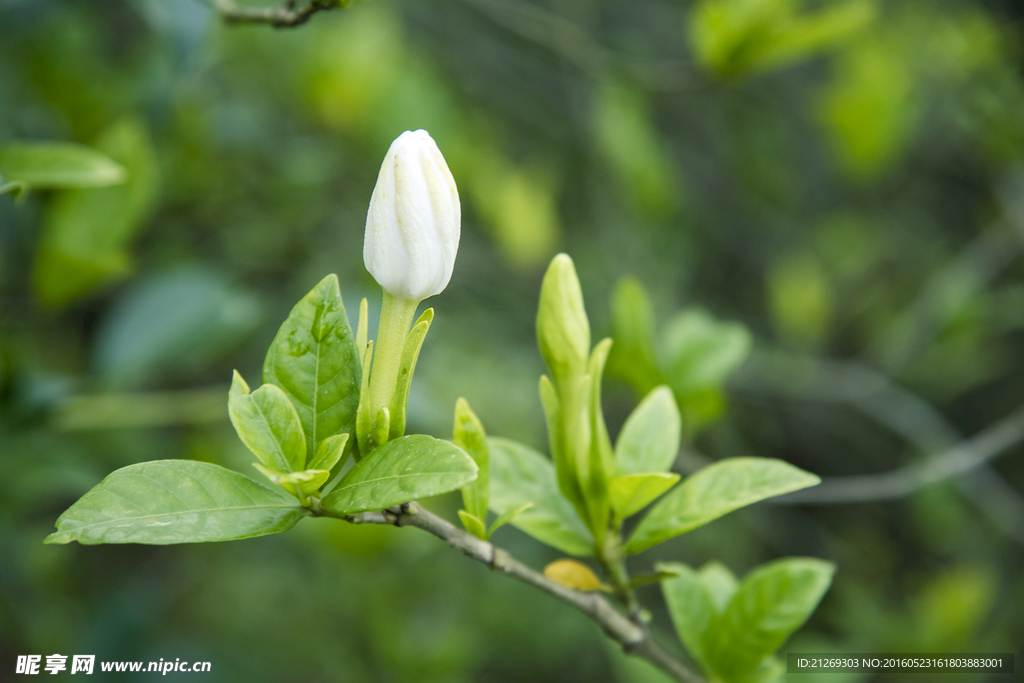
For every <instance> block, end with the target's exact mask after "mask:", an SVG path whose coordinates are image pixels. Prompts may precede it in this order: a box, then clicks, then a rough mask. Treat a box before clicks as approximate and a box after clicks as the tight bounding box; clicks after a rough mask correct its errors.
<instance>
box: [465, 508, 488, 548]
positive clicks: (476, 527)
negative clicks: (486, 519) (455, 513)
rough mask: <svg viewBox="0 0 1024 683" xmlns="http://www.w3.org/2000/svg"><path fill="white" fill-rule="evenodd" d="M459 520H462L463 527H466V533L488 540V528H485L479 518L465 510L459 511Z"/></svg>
mask: <svg viewBox="0 0 1024 683" xmlns="http://www.w3.org/2000/svg"><path fill="white" fill-rule="evenodd" d="M459 519H461V520H462V526H463V527H465V529H466V531H468V532H469V533H471V534H473V535H474V536H476V537H477V538H479V539H481V540H484V541H486V540H487V527H485V526H484V523H483V522H482V521H481V520H480V518H479V517H477V516H476V515H474V514H470V513H468V512H466V511H465V510H459Z"/></svg>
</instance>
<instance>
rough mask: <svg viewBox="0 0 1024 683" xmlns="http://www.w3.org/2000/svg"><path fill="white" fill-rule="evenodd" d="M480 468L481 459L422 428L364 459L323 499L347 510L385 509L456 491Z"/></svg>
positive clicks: (337, 511)
mask: <svg viewBox="0 0 1024 683" xmlns="http://www.w3.org/2000/svg"><path fill="white" fill-rule="evenodd" d="M476 473H477V466H476V463H475V462H473V459H472V458H470V457H469V456H468V455H466V453H465V452H464V451H463V450H462V449H461V448H458V447H457V446H455V445H453V444H451V443H449V442H447V441H441V440H439V439H435V438H433V437H429V436H425V435H423V434H416V435H413V436H404V437H402V438H399V439H395V440H394V441H388V442H387V443H386V444H384V445H383V446H381V447H380V448H377V449H376V450H374V451H373V453H372V454H371V455H370V456H369V457H365V458H363V459H362V460H360V461H359V462H358V463H357V464H356V466H355V467H353V468H352V469H351V470H349V472H348V474H346V475H345V477H344V478H343V479H342V480H341V482H339V483H338V485H337V486H336V487H335V488H334V490H333V491H331V493H330V494H328V495H327V496H326V497H325V498H324V499H323V501H322V502H321V505H323V507H324V509H325V510H328V511H330V512H333V513H335V514H342V515H344V514H350V513H353V512H362V511H364V510H382V509H384V508H386V507H390V506H392V505H398V504H400V503H407V502H409V501H412V500H418V499H420V498H429V497H430V496H436V495H439V494H442V493H448V492H449V491H454V490H456V489H458V488H461V487H463V486H465V485H466V484H468V483H469V482H471V481H473V479H474V478H475V477H476Z"/></svg>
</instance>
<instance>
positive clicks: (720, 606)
mask: <svg viewBox="0 0 1024 683" xmlns="http://www.w3.org/2000/svg"><path fill="white" fill-rule="evenodd" d="M699 576H700V582H701V583H702V584H704V588H705V590H707V592H708V595H710V596H711V601H712V602H713V603H714V604H715V611H716V612H718V613H719V614H721V613H722V612H724V611H725V608H726V607H727V606H728V605H729V601H730V600H732V598H733V596H734V595H736V591H737V590H739V586H740V584H739V581H737V580H736V575H735V574H733V573H732V572H731V571H729V568H728V567H726V566H725V565H724V564H722V563H721V562H715V561H714V560H712V561H711V562H708V563H707V564H705V565H704V566H703V567H701V568H700V574H699Z"/></svg>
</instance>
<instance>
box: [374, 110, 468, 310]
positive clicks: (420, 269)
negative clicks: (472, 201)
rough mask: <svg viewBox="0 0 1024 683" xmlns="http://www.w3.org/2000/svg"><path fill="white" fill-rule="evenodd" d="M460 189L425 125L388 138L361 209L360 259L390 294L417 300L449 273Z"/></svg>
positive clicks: (438, 286) (442, 283)
mask: <svg viewBox="0 0 1024 683" xmlns="http://www.w3.org/2000/svg"><path fill="white" fill-rule="evenodd" d="M461 213H462V212H461V207H460V205H459V191H458V189H457V188H456V187H455V179H454V178H452V174H451V171H449V170H448V164H446V163H445V160H444V157H443V156H442V155H441V150H439V149H438V148H437V144H436V143H435V142H434V139H433V138H431V137H430V134H428V133H427V131H425V130H415V131H406V132H404V133H402V134H401V135H399V136H398V138H397V139H396V140H395V141H394V142H392V143H391V148H390V149H388V153H387V155H386V156H385V157H384V163H383V164H381V167H380V175H378V176H377V185H376V187H374V188H373V195H372V196H371V197H370V209H369V211H368V212H367V214H366V236H365V238H364V240H363V263H364V264H366V269H367V270H368V271H370V274H371V275H373V279H375V280H376V281H377V283H378V284H379V285H380V286H381V287H382V288H383V289H384V291H385V292H387V293H388V294H391V295H392V296H394V297H399V298H402V299H406V300H409V301H422V300H423V299H426V298H427V297H428V296H433V295H435V294H439V293H441V292H442V291H444V288H445V287H446V286H448V281H449V280H450V279H451V277H452V268H453V267H454V265H455V253H456V251H458V248H459V235H460V232H461V223H462V215H461Z"/></svg>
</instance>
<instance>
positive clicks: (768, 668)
mask: <svg viewBox="0 0 1024 683" xmlns="http://www.w3.org/2000/svg"><path fill="white" fill-rule="evenodd" d="M784 673H786V664H785V662H783V661H782V660H781V659H779V658H777V657H768V658H767V659H765V660H764V661H763V662H761V663H760V664H758V665H757V668H756V669H754V670H753V671H751V672H750V673H747V674H744V675H742V676H740V677H739V678H736V679H734V680H735V681H736V683H773V682H774V681H777V680H779V678H780V677H781V676H782V674H784Z"/></svg>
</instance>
